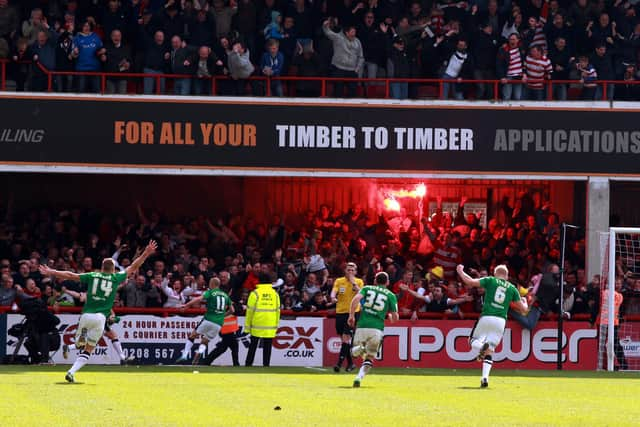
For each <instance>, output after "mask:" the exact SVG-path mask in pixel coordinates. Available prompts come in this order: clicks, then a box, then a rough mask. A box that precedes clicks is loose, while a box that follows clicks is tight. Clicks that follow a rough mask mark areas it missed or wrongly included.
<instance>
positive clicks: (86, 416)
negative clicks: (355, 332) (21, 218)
mask: <svg viewBox="0 0 640 427" xmlns="http://www.w3.org/2000/svg"><path fill="white" fill-rule="evenodd" d="M66 369H67V366H62V365H61V366H38V367H33V366H6V365H4V366H0V396H1V397H0V413H1V414H2V422H1V424H2V425H4V426H63V425H65V426H66V425H68V426H92V425H96V426H196V425H202V426H333V425H341V426H362V425H371V426H394V427H403V426H413V425H415V426H418V425H420V426H424V425H429V426H476V425H477V426H520V425H527V426H581V427H584V426H609V425H610V426H637V425H639V423H640V421H639V420H640V405H638V404H637V403H636V398H637V396H638V393H639V392H640V374H638V373H617V372H616V373H605V372H569V371H564V372H557V371H506V370H500V369H494V373H493V374H492V376H491V381H490V385H489V388H488V389H480V388H479V382H480V380H479V373H480V370H479V369H473V370H457V371H452V370H435V369H382V368H379V369H376V368H374V370H373V372H372V373H371V374H370V375H369V376H367V377H366V378H365V380H364V381H363V382H362V387H361V388H359V389H354V388H352V381H353V378H354V376H355V375H353V374H352V373H349V374H347V373H344V372H342V373H340V374H335V373H334V372H333V371H332V370H320V369H313V368H309V369H306V368H261V367H255V368H226V367H225V368H222V367H202V366H200V367H196V368H193V367H191V366H184V367H183V366H176V367H170V366H141V367H136V366H125V367H120V366H114V367H109V366H88V367H86V368H85V369H83V370H81V371H80V372H78V373H77V374H76V381H77V383H76V384H68V383H66V382H65V381H64V373H65V370H66ZM194 369H197V371H198V372H197V373H194Z"/></svg>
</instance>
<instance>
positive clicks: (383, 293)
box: [358, 286, 398, 331]
mask: <svg viewBox="0 0 640 427" xmlns="http://www.w3.org/2000/svg"><path fill="white" fill-rule="evenodd" d="M360 294H361V295H363V296H364V298H362V299H361V300H360V303H361V304H362V311H361V312H360V319H358V328H373V329H380V330H381V331H382V330H384V319H386V317H387V314H388V313H394V312H396V311H398V299H397V298H396V296H395V295H394V293H393V292H391V291H390V290H388V289H387V288H384V287H382V286H365V287H363V288H362V289H361V290H360Z"/></svg>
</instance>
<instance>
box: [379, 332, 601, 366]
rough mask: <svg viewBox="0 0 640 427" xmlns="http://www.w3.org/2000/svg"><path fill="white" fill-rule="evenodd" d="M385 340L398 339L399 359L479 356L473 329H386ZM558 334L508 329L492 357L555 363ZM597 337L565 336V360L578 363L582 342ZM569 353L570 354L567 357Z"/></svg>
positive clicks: (463, 359) (585, 334) (462, 359)
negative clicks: (472, 341)
mask: <svg viewBox="0 0 640 427" xmlns="http://www.w3.org/2000/svg"><path fill="white" fill-rule="evenodd" d="M384 332H385V341H386V340H387V339H388V338H389V337H397V339H398V355H397V357H398V358H399V359H400V360H403V361H407V360H413V361H419V360H421V357H422V355H423V354H429V353H440V352H442V351H443V350H444V351H445V352H446V354H447V356H448V357H449V358H450V359H451V360H454V361H457V362H468V361H472V360H474V359H475V357H476V355H477V354H476V353H475V352H474V351H472V350H471V347H470V346H469V344H468V337H469V334H470V333H471V328H468V327H465V328H452V329H450V330H449V331H442V330H441V329H439V328H436V327H412V328H407V327H386V328H385V330H384ZM557 335H558V331H557V329H551V328H541V329H536V330H534V331H533V335H531V332H530V331H529V330H526V329H522V330H520V331H517V330H512V329H506V330H505V333H504V337H503V339H502V346H501V347H500V350H499V351H496V352H495V353H494V354H493V360H494V361H497V362H500V361H503V360H510V361H512V362H522V361H525V360H527V359H528V358H529V357H531V356H533V358H535V359H536V360H538V361H540V362H549V363H553V362H555V361H556V357H557V356H556V350H557V341H556V337H557ZM594 338H596V330H595V329H577V330H575V331H573V333H571V334H570V335H569V337H567V335H566V334H562V346H563V348H566V347H567V346H568V351H565V353H563V355H562V359H563V361H566V360H567V356H568V360H569V362H573V363H577V362H578V358H579V346H580V342H581V341H582V340H587V339H594ZM394 347H395V346H389V345H386V346H384V347H383V352H382V355H381V357H380V359H384V355H385V351H384V350H386V351H387V352H388V351H389V350H390V349H393V348H394ZM567 353H568V354H567Z"/></svg>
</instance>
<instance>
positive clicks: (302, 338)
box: [273, 326, 322, 358]
mask: <svg viewBox="0 0 640 427" xmlns="http://www.w3.org/2000/svg"><path fill="white" fill-rule="evenodd" d="M319 333H320V330H319V328H318V327H317V326H309V327H305V326H282V327H280V328H278V332H277V334H276V336H275V338H273V347H274V348H276V349H278V350H286V351H285V352H284V356H285V357H303V358H311V357H314V356H315V352H316V350H320V349H321V345H322V340H321V339H320V337H319V336H316V335H317V334H319ZM316 346H317V347H318V348H316Z"/></svg>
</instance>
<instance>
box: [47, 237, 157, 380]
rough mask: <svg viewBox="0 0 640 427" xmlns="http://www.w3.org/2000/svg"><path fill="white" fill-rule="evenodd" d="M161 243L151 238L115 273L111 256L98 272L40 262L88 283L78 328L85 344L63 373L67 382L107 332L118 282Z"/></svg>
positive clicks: (56, 272)
mask: <svg viewBox="0 0 640 427" xmlns="http://www.w3.org/2000/svg"><path fill="white" fill-rule="evenodd" d="M157 248H158V245H157V244H156V242H155V241H153V240H151V241H150V242H149V244H148V245H147V247H146V248H145V249H144V252H142V255H140V256H139V257H138V258H136V259H135V260H134V261H133V262H132V263H131V265H129V267H127V268H126V270H125V271H123V272H119V273H116V272H115V269H116V265H115V262H114V260H113V259H112V258H105V259H104V260H103V261H102V269H101V270H100V271H97V272H92V273H84V274H77V273H72V272H70V271H59V270H53V269H51V268H49V267H47V266H46V265H41V266H40V274H42V275H43V276H54V277H56V278H58V279H62V280H71V281H74V282H80V283H82V284H84V285H86V286H87V292H86V298H87V300H86V302H85V304H84V307H83V308H82V316H80V321H79V322H78V331H77V332H76V340H75V341H76V348H78V349H80V348H82V351H81V352H80V353H79V354H78V358H77V359H76V361H75V362H74V364H73V366H72V367H71V369H69V371H68V372H67V375H66V376H65V377H64V378H65V379H66V380H67V381H68V382H70V383H72V382H75V378H74V374H75V373H76V372H77V371H78V370H79V369H80V368H82V367H83V366H84V365H86V363H87V362H88V361H89V357H90V356H91V352H92V351H93V349H94V348H95V346H96V345H97V344H98V340H99V339H100V337H101V336H102V333H103V332H104V325H105V322H106V320H107V317H109V315H110V314H111V309H112V308H113V302H114V300H115V298H116V293H117V289H118V285H120V283H122V282H124V281H125V280H126V278H127V276H129V275H130V274H133V273H135V272H137V271H138V269H139V268H140V267H141V266H142V264H144V262H145V261H146V259H147V258H148V257H149V256H150V255H151V254H153V253H154V252H155V251H156V249H157Z"/></svg>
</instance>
